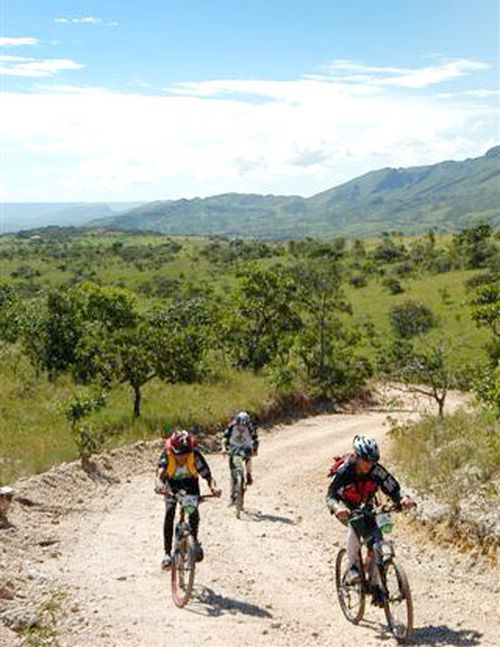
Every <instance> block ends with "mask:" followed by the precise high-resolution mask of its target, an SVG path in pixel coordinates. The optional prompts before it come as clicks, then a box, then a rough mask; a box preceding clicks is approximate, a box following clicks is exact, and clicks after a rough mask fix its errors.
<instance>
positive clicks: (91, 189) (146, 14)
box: [0, 0, 500, 201]
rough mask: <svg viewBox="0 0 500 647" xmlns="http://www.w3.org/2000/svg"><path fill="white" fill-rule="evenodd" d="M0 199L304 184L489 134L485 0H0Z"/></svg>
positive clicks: (480, 142) (431, 155)
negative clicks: (86, 0)
mask: <svg viewBox="0 0 500 647" xmlns="http://www.w3.org/2000/svg"><path fill="white" fill-rule="evenodd" d="M0 7H1V26H0V45H1V51H0V83H1V95H2V96H1V97H0V98H1V105H0V141H1V144H2V158H1V171H2V174H1V178H0V199H1V200H3V201H45V200H46V201H72V200H78V201H79V200H114V201H116V200H153V199H168V198H179V197H194V196H196V195H200V196H206V195H212V194H216V193H222V192H226V191H244V192H259V193H287V194H290V193H297V194H301V195H311V194H313V193H315V192H318V191H321V190H323V189H326V188H329V187H331V186H333V185H336V184H339V183H341V182H343V181H346V180H348V179H350V178H352V177H354V176H356V175H359V174H362V173H364V172H367V171H369V170H373V169H375V168H381V167H384V166H410V165H418V164H427V163H433V162H438V161H441V160H442V159H463V158H465V157H468V156H470V157H473V156H477V155H480V154H482V153H484V152H485V150H486V149H487V148H488V147H489V146H492V145H494V144H495V143H498V141H499V140H500V136H499V76H498V75H499V50H498V47H499V44H498V43H499V40H500V31H499V3H498V1H497V0H434V1H433V2H431V1H430V0H405V1H404V2H403V1H402V0H397V1H396V0H377V1H374V0H349V1H348V0H309V1H299V0H286V1H284V0H272V1H271V0H267V2H263V1H261V0H253V1H252V2H247V1H246V0H240V1H239V2H238V1H235V0H233V1H230V0H203V1H202V0H195V1H194V0H183V1H180V0H162V1H160V0H143V1H142V2H139V1H136V0H134V1H133V2H131V1H127V0H121V1H120V2H118V1H116V0H107V1H106V2H102V1H101V2H98V1H93V2H91V1H89V2H78V1H68V0H57V1H55V0H44V1H43V2H40V0H36V1H35V0H0Z"/></svg>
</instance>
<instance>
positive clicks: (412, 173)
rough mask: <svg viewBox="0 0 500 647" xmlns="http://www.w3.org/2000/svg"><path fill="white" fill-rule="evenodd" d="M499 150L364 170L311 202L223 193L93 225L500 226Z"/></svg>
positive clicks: (262, 230) (278, 235)
mask: <svg viewBox="0 0 500 647" xmlns="http://www.w3.org/2000/svg"><path fill="white" fill-rule="evenodd" d="M499 205H500V146H497V147H495V148H492V149H491V150H490V151H488V152H487V154H486V155H484V156H482V157H478V158H475V159H467V160H465V161H463V162H455V161H449V162H442V163H440V164H433V165H431V166H420V167H414V168H399V169H394V168H387V169H381V170H378V171H373V172H371V173H367V174H366V175H363V176H361V177H359V178H355V179H353V180H351V181H350V182H347V183H345V184H343V185H341V186H338V187H335V188H333V189H329V190H328V191H324V192H322V193H320V194H318V195H315V196H313V197H311V198H308V199H304V198H300V197H297V196H272V195H270V196H261V195H251V194H249V195H240V194H236V193H228V194H225V195H219V196H213V197H209V198H204V199H200V198H195V199H193V200H175V201H174V200H169V201H159V202H152V203H148V204H145V205H143V206H141V207H139V208H137V209H132V210H131V211H129V212H128V213H126V214H123V215H121V216H118V217H115V218H111V219H105V220H102V221H98V222H96V223H94V224H95V225H100V226H103V227H107V228H112V229H121V230H127V231H131V230H132V231H134V230H138V231H156V232H161V233H165V234H172V235H182V234H198V235H200V234H201V235H224V236H229V237H238V236H243V237H258V238H263V239H271V240H272V239H274V240H280V239H300V238H305V237H307V236H312V237H325V236H340V235H342V236H360V237H366V236H370V235H373V234H378V233H380V232H382V231H390V230H400V231H403V232H404V233H407V234H415V233H423V232H425V231H427V230H428V229H429V228H430V227H432V228H434V229H435V230H436V231H440V232H445V231H454V230H456V229H458V228H460V227H465V226H470V225H472V224H474V222H475V221H477V220H479V219H482V220H484V221H487V222H491V223H493V224H494V225H498V224H499V223H500V206H499Z"/></svg>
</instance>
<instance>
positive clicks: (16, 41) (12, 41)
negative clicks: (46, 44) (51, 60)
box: [0, 36, 38, 47]
mask: <svg viewBox="0 0 500 647" xmlns="http://www.w3.org/2000/svg"><path fill="white" fill-rule="evenodd" d="M37 44H38V38H12V37H9V36H0V47H21V46H22V45H37Z"/></svg>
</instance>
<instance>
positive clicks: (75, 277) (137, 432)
mask: <svg viewBox="0 0 500 647" xmlns="http://www.w3.org/2000/svg"><path fill="white" fill-rule="evenodd" d="M453 245H454V242H453V240H452V239H451V238H450V237H443V238H441V239H438V240H436V241H435V242H431V239H430V238H429V237H426V238H425V239H412V238H400V237H397V236H393V237H384V238H383V239H382V240H379V239H371V240H368V241H366V242H365V243H360V242H358V243H356V242H353V243H345V242H344V241H341V240H332V241H327V240H321V241H312V240H311V241H303V242H299V243H290V244H284V243H273V244H267V243H262V242H244V241H230V240H222V239H208V238H197V237H182V238H171V237H168V236H162V235H157V234H135V235H134V234H126V233H119V232H103V231H89V230H86V229H85V230H76V229H71V228H69V229H58V228H52V229H47V230H40V231H38V232H36V233H35V232H29V233H26V234H23V235H18V236H3V237H0V274H1V276H2V282H1V285H0V287H4V288H5V287H7V288H8V287H13V288H15V293H16V294H17V295H19V296H20V298H21V299H22V300H26V301H28V302H32V300H35V303H43V299H44V295H45V294H46V291H47V289H49V288H56V289H58V290H59V291H61V292H63V291H66V290H68V289H71V288H72V287H74V286H77V285H79V284H80V283H81V282H82V281H88V280H90V281H93V282H94V283H96V284H98V285H102V286H114V287H123V288H126V289H127V290H129V291H130V292H131V293H132V294H133V295H134V296H135V299H136V301H137V304H138V310H139V312H140V313H144V312H147V311H149V310H150V309H151V308H152V307H153V306H155V305H159V306H165V304H170V303H173V304H176V303H177V302H178V300H180V299H182V298H184V297H186V296H196V295H199V294H201V295H205V297H207V298H209V299H210V300H211V302H213V303H216V304H218V306H220V307H221V310H222V313H225V312H230V311H231V308H232V307H233V306H232V305H231V303H232V302H231V299H232V298H233V295H234V289H235V288H236V287H237V286H238V285H239V284H240V282H241V280H242V277H244V276H246V275H247V274H248V272H249V271H250V268H255V267H258V268H270V267H273V266H275V265H277V264H279V265H281V266H288V265H291V264H293V263H295V262H297V261H298V260H299V261H304V262H307V261H308V260H311V259H315V260H316V261H318V260H319V263H320V265H325V266H328V265H329V264H332V263H333V264H335V263H338V265H339V268H340V273H341V276H342V279H343V284H344V286H345V292H346V297H347V299H348V301H349V302H350V303H351V306H352V312H353V314H352V317H348V316H347V315H345V318H346V320H349V322H352V323H354V324H362V323H365V322H367V321H371V322H372V323H373V324H374V326H375V330H376V331H377V334H384V332H387V331H388V330H389V316H388V315H389V311H390V309H391V307H392V306H393V305H395V304H397V303H401V302H403V301H405V300H407V299H414V300H417V301H421V302H424V303H426V304H427V305H429V306H430V307H431V309H432V310H433V312H434V313H435V315H437V316H438V318H439V319H440V326H439V327H438V328H436V329H435V330H434V331H431V333H430V336H431V337H432V336H434V337H440V336H446V337H447V338H449V339H450V341H451V344H452V347H453V355H452V356H453V362H454V365H455V368H460V367H463V366H465V365H466V364H474V363H476V364H477V363H478V362H480V361H482V360H483V359H484V358H485V357H486V353H485V350H484V345H485V343H486V341H487V340H488V332H487V331H486V329H484V328H478V327H477V326H476V325H475V324H474V322H473V320H472V318H471V311H470V307H469V295H468V293H467V291H466V287H465V283H466V282H467V281H469V280H470V279H471V278H472V277H474V276H476V275H477V274H478V273H481V272H484V271H485V270H484V269H483V270H481V269H479V270H471V269H464V268H463V266H464V265H466V264H467V259H465V258H460V257H457V253H458V252H457V249H456V248H455V247H454V246H453ZM425 250H427V251H425ZM387 254H389V258H386V256H387ZM394 254H396V257H395V258H390V257H391V255H394ZM398 255H399V256H398ZM419 259H420V260H419ZM426 259H427V260H426ZM443 267H445V268H446V269H447V270H448V271H442V270H443ZM436 268H437V269H436ZM438 269H439V270H440V271H438ZM389 276H392V277H395V276H397V277H398V280H399V282H400V287H401V288H402V290H403V292H401V293H397V294H391V292H390V290H388V289H387V284H386V282H385V281H386V279H387V277H389ZM359 278H361V279H362V281H361V283H358V282H356V280H355V279H359ZM355 285H359V287H355ZM0 297H2V292H1V291H0ZM37 300H38V301H37ZM1 315H2V302H1V299H0V330H1V327H2V325H4V326H5V329H4V332H5V331H6V332H7V333H8V332H9V322H10V321H11V320H10V319H7V320H5V319H4V320H3V321H2V317H1ZM349 325H350V324H349ZM360 348H361V350H362V351H363V352H364V354H365V355H367V356H368V357H369V358H370V359H374V357H375V351H374V347H373V344H372V339H371V338H370V337H365V338H364V339H363V340H362V342H361V346H360ZM217 352H218V353H219V355H217V356H216V357H215V356H214V357H211V362H212V373H211V377H210V378H209V379H207V380H205V381H204V382H203V383H202V384H191V385H181V384H175V385H167V384H165V383H164V382H160V381H159V380H156V379H155V380H152V381H151V382H148V383H147V384H146V385H145V387H144V390H143V416H142V417H141V418H140V419H138V420H137V419H134V418H133V416H132V391H131V389H130V388H129V387H128V386H126V385H124V384H115V385H114V386H113V388H112V390H111V392H110V395H109V402H108V405H107V406H106V407H105V408H104V409H103V410H101V411H100V412H99V413H97V414H94V416H93V418H94V419H95V420H96V421H97V423H98V425H99V426H100V427H102V428H103V429H105V430H106V431H107V433H108V435H109V438H108V441H107V442H108V445H116V444H120V443H123V442H125V441H131V440H134V439H137V438H144V437H148V436H152V435H155V434H157V433H158V429H159V426H160V424H161V423H167V424H168V425H175V424H180V425H182V426H190V425H197V424H199V425H213V424H216V423H219V422H223V421H225V420H226V419H227V418H228V417H229V416H230V415H231V414H232V413H234V411H235V410H237V409H250V410H252V411H254V412H259V411H261V410H262V409H263V408H264V407H265V406H266V403H268V402H269V401H270V400H272V399H273V398H274V397H275V391H274V388H273V386H271V384H270V382H269V381H268V378H267V377H266V375H267V373H266V372H265V371H264V372H261V373H253V372H249V371H243V370H236V369H235V368H233V367H232V360H231V358H230V357H229V355H226V356H223V351H222V350H219V351H217ZM0 358H1V362H0V410H1V414H2V415H1V422H0V482H5V481H7V480H9V479H11V478H13V477H14V476H16V475H20V474H27V473H31V472H34V471H40V470H43V469H46V468H47V467H49V466H50V465H52V464H53V463H56V462H59V461H61V460H67V459H72V458H75V457H76V455H77V448H76V445H75V443H74V440H73V438H72V436H71V434H70V431H69V426H68V424H67V422H66V420H65V418H64V416H63V415H62V412H61V406H62V405H64V403H65V402H67V401H68V400H69V399H71V398H73V397H74V396H75V394H76V393H77V392H80V391H82V390H83V392H85V391H86V390H88V389H87V387H82V386H78V385H77V384H75V382H74V380H73V378H72V377H70V374H69V373H67V374H62V375H59V376H57V377H56V379H54V380H52V381H49V380H48V378H47V375H46V374H45V373H44V372H43V371H37V370H35V368H34V367H33V366H32V364H30V362H29V360H28V358H27V356H26V355H25V354H24V353H23V351H22V349H21V345H20V344H12V343H10V342H9V339H8V334H7V336H6V338H5V339H3V340H2V341H0ZM299 386H300V387H301V385H299Z"/></svg>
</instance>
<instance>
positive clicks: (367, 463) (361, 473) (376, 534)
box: [326, 436, 415, 605]
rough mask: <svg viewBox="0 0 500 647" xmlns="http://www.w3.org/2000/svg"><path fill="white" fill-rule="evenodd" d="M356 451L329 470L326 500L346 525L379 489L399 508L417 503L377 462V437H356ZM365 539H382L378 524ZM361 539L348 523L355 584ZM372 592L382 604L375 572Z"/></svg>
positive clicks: (358, 575) (350, 575)
mask: <svg viewBox="0 0 500 647" xmlns="http://www.w3.org/2000/svg"><path fill="white" fill-rule="evenodd" d="M352 446H353V452H352V453H350V454H347V455H345V456H343V457H342V456H341V457H339V458H338V459H336V462H335V464H334V465H333V466H332V468H331V470H330V474H331V476H332V480H331V482H330V485H329V487H328V493H327V498H326V503H327V506H328V508H329V509H330V512H331V513H332V514H334V515H335V516H336V517H337V519H338V520H339V521H341V522H342V523H343V524H344V525H347V524H348V521H349V517H350V514H351V512H352V511H353V510H355V509H356V508H358V507H359V506H360V505H362V504H366V503H368V504H369V503H371V502H372V501H373V499H374V497H375V494H376V493H377V492H378V490H379V489H380V490H382V492H383V493H384V494H386V495H387V496H388V497H390V498H391V499H392V500H393V502H394V503H395V504H396V505H397V506H398V507H400V508H409V507H411V506H413V505H415V504H414V502H413V500H412V499H411V498H410V497H402V496H401V488H400V485H399V483H398V481H397V480H396V479H395V478H394V477H393V476H392V475H391V474H390V473H389V472H388V471H387V470H386V469H385V468H384V467H382V465H380V463H379V462H378V460H379V458H380V452H379V449H378V445H377V442H376V440H375V439H374V438H368V437H366V436H355V437H354V440H353V444H352ZM362 538H363V539H365V540H367V541H369V542H370V543H376V542H378V541H381V540H382V533H381V531H380V529H379V527H378V526H377V525H376V524H374V525H373V527H371V528H367V529H366V534H363V535H362ZM360 539H361V537H358V535H357V534H356V532H355V530H354V528H352V527H351V526H349V530H348V532H347V543H346V551H347V558H348V560H349V564H350V569H349V572H348V580H347V581H348V583H349V584H355V583H356V582H358V581H360V578H361V573H360V564H359V549H360ZM370 579H371V584H372V592H373V603H374V604H377V605H381V604H383V596H382V589H381V588H380V582H378V581H376V574H375V573H370Z"/></svg>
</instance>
